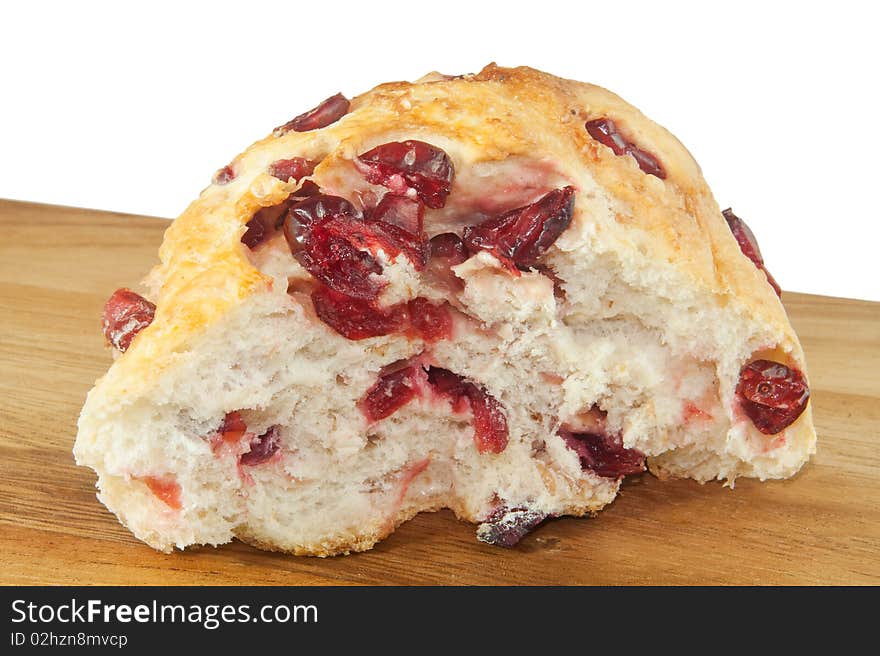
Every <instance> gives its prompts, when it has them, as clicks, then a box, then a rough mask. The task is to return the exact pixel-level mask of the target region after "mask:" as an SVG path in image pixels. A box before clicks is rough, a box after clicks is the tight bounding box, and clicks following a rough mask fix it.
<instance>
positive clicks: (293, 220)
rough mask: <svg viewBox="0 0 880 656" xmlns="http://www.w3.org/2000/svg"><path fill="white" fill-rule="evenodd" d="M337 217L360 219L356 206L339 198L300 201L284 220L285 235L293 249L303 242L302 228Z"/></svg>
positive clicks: (313, 198) (317, 195)
mask: <svg viewBox="0 0 880 656" xmlns="http://www.w3.org/2000/svg"><path fill="white" fill-rule="evenodd" d="M297 193H298V192H297ZM336 216H350V217H356V218H360V214H359V213H358V211H357V209H355V207H354V205H352V204H351V203H349V202H348V201H347V200H345V199H344V198H340V197H339V196H329V195H327V194H315V195H309V196H308V198H303V199H300V200H298V201H297V202H296V203H294V204H293V205H291V206H290V209H289V210H288V214H287V217H286V218H285V220H284V234H285V236H286V237H287V241H288V243H290V245H291V248H293V247H294V245H295V244H298V243H300V242H301V238H302V236H303V234H304V232H303V230H302V228H308V227H309V226H311V225H312V224H313V223H318V222H320V221H322V220H324V219H330V218H333V217H336Z"/></svg>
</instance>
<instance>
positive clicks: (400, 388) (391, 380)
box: [360, 365, 421, 422]
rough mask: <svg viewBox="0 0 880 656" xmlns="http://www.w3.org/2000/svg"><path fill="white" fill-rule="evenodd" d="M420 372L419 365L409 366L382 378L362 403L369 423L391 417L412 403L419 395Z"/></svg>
mask: <svg viewBox="0 0 880 656" xmlns="http://www.w3.org/2000/svg"><path fill="white" fill-rule="evenodd" d="M420 370H421V367H419V366H418V365H408V366H405V367H403V368H400V369H397V370H395V371H392V372H390V373H386V374H384V375H383V376H381V377H380V378H379V380H377V381H376V383H375V385H373V386H372V387H371V388H370V389H369V390H368V391H367V393H366V394H365V395H364V398H363V399H361V402H360V409H361V412H363V413H364V416H365V417H366V418H367V421H370V422H374V421H379V420H380V419H385V417H390V416H391V415H392V414H394V413H395V412H397V411H398V410H399V409H400V408H402V407H403V406H405V405H406V404H407V403H409V402H410V401H412V400H413V399H414V398H415V397H416V394H417V393H418V376H419V374H420Z"/></svg>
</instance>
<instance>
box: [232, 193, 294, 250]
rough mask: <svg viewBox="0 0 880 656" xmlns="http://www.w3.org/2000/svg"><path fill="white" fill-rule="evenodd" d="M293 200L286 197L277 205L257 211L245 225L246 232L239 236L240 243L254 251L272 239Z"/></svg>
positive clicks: (290, 197) (291, 197)
mask: <svg viewBox="0 0 880 656" xmlns="http://www.w3.org/2000/svg"><path fill="white" fill-rule="evenodd" d="M294 200H295V199H294V198H293V196H288V197H287V198H286V199H285V200H283V201H282V202H280V203H278V204H277V205H271V206H269V207H262V208H260V209H259V210H257V212H256V213H255V214H254V216H253V218H252V219H251V220H250V221H248V222H247V223H246V224H245V226H246V227H247V230H245V232H244V234H243V235H242V236H241V243H243V244H244V245H245V246H247V247H248V248H250V249H254V248H256V247H257V246H259V245H260V244H262V243H263V242H264V241H266V240H267V239H269V238H270V237H272V236H273V235H274V234H275V232H276V231H277V230H278V228H280V227H281V223H282V221H283V220H284V216H285V214H286V213H287V210H288V208H289V207H290V206H291V205H292V204H293V202H294Z"/></svg>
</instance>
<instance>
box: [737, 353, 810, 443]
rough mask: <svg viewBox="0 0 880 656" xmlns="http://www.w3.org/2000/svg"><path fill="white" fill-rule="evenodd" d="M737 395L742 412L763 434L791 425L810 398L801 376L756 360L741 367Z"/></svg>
mask: <svg viewBox="0 0 880 656" xmlns="http://www.w3.org/2000/svg"><path fill="white" fill-rule="evenodd" d="M736 393H737V396H738V397H739V402H740V406H741V407H742V409H743V412H745V413H746V415H747V416H748V417H749V419H751V420H752V423H753V424H754V425H755V428H757V429H758V430H759V431H761V432H762V433H764V434H765V435H775V434H776V433H779V432H780V431H782V430H784V429H785V428H787V427H788V426H790V425H791V424H793V423H794V422H795V420H796V419H797V418H798V417H800V416H801V413H802V412H803V411H804V409H805V408H806V407H807V401H808V400H809V398H810V388H809V387H808V386H807V381H806V380H804V375H803V374H802V373H801V372H800V371H798V370H797V369H792V368H791V367H786V366H785V365H784V364H781V363H779V362H773V361H772V360H755V361H754V362H750V363H749V364H747V365H746V366H745V367H743V368H742V370H741V371H740V372H739V384H738V385H737V388H736Z"/></svg>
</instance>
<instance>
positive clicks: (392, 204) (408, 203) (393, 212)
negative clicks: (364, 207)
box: [368, 194, 425, 237]
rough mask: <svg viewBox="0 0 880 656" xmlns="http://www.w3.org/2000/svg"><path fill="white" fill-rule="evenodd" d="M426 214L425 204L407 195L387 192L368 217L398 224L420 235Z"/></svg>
mask: <svg viewBox="0 0 880 656" xmlns="http://www.w3.org/2000/svg"><path fill="white" fill-rule="evenodd" d="M424 215H425V206H424V205H422V204H421V203H420V202H418V201H415V200H412V199H410V198H407V197H406V196H395V195H394V194H385V196H383V197H382V200H381V201H379V204H378V205H376V208H375V209H374V210H373V211H372V212H370V214H369V217H368V218H369V219H370V220H372V221H381V222H383V223H388V224H390V225H394V226H397V227H398V228H400V229H402V230H406V231H407V232H408V233H409V234H411V235H414V236H417V237H418V236H420V235H421V234H422V227H423V224H424Z"/></svg>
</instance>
